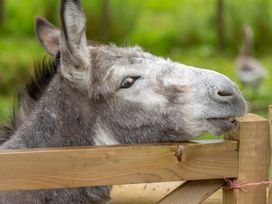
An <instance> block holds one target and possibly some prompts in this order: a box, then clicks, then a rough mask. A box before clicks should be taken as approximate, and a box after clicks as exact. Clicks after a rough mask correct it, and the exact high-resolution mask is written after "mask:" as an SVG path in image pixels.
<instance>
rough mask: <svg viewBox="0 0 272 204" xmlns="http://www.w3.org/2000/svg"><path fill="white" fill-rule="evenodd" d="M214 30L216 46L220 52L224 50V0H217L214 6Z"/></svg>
mask: <svg viewBox="0 0 272 204" xmlns="http://www.w3.org/2000/svg"><path fill="white" fill-rule="evenodd" d="M216 30H217V44H218V48H219V50H220V51H223V50H224V48H225V30H224V0H217V5H216Z"/></svg>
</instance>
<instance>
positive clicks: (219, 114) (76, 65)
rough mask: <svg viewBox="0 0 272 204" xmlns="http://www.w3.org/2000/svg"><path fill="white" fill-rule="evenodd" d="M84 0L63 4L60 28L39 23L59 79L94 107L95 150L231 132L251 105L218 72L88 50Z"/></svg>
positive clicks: (138, 52)
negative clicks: (56, 61)
mask: <svg viewBox="0 0 272 204" xmlns="http://www.w3.org/2000/svg"><path fill="white" fill-rule="evenodd" d="M85 21H86V20H85V16H84V14H83V12H82V10H81V6H80V1H79V0H63V1H62V4H61V23H62V29H61V30H58V29H57V28H55V27H54V26H53V25H51V24H50V23H49V22H47V21H46V20H44V19H42V18H37V19H36V34H37V36H38V39H39V41H40V42H41V44H42V45H43V47H44V48H45V49H46V50H47V52H48V53H50V54H51V55H53V56H55V57H56V56H59V55H60V59H61V63H60V70H59V73H58V74H59V75H61V77H62V78H63V79H64V81H66V82H67V83H68V84H69V86H70V87H72V89H73V90H74V91H76V92H79V93H81V94H82V95H88V100H89V104H90V106H92V108H93V107H95V114H96V117H95V121H94V124H95V125H94V129H95V133H96V134H95V136H94V138H93V140H94V142H95V144H114V143H132V142H155V141H174V140H188V139H190V138H192V137H194V136H197V135H199V134H201V133H203V132H211V133H214V134H221V133H223V132H226V131H228V130H230V129H231V128H233V127H234V125H235V120H234V117H235V116H240V115H243V114H244V113H245V111H246V103H245V101H244V99H243V97H242V95H241V93H240V92H239V90H238V89H237V87H236V86H235V84H234V83H233V82H232V81H231V80H230V79H228V78H227V77H225V76H224V75H221V74H219V73H216V72H214V71H208V70H204V69H199V68H195V67H189V66H186V65H183V64H179V63H176V62H172V61H170V60H169V59H163V58H160V57H156V56H153V55H151V54H149V53H147V52H144V51H143V50H142V49H141V48H139V47H127V48H118V47H116V46H113V45H100V46H90V45H88V44H87V40H86V35H85Z"/></svg>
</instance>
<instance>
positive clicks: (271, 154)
mask: <svg viewBox="0 0 272 204" xmlns="http://www.w3.org/2000/svg"><path fill="white" fill-rule="evenodd" d="M268 122H269V132H270V137H269V145H270V149H269V162H270V163H269V179H270V180H272V105H270V106H269V107H268ZM268 203H269V204H272V185H270V186H269V193H268Z"/></svg>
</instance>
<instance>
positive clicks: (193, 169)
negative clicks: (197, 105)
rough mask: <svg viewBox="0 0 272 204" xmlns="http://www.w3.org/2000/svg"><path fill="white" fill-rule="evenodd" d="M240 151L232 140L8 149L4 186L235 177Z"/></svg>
mask: <svg viewBox="0 0 272 204" xmlns="http://www.w3.org/2000/svg"><path fill="white" fill-rule="evenodd" d="M179 145H182V146H183V152H182V156H181V158H177V157H176V156H175V154H176V150H177V147H178V146H179ZM237 154H238V153H237V142H233V141H226V142H222V143H214V144H197V143H179V144H156V145H154V144H153V145H152V144H150V145H123V146H107V147H106V146H104V147H102V146H100V147H79V148H69V149H65V148H51V149H36V150H35V149H31V150H21V151H12V150H10V151H3V152H2V153H0V161H1V162H0V190H1V191H12V190H26V189H29V190H30V189H48V188H65V187H80V186H97V185H114V184H130V183H152V182H164V181H181V180H198V179H216V178H225V177H236V176H237V163H238V161H237Z"/></svg>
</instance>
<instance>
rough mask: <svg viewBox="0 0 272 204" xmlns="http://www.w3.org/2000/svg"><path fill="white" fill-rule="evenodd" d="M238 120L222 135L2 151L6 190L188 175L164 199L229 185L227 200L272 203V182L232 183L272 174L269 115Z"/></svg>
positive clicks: (197, 197) (1, 185)
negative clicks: (243, 186)
mask: <svg viewBox="0 0 272 204" xmlns="http://www.w3.org/2000/svg"><path fill="white" fill-rule="evenodd" d="M269 110H270V111H269V115H270V117H271V118H272V107H270V108H269ZM269 121H270V125H271V119H270V120H269ZM238 123H239V124H238V127H237V128H236V129H235V130H234V131H233V132H232V133H231V134H228V135H226V140H222V141H213V140H210V141H194V142H181V143H169V144H144V145H114V146H99V147H72V148H46V149H27V150H8V151H2V152H1V153H0V191H17V190H32V189H52V188H69V187H83V186H97V185H118V184H119V185H120V184H135V183H154V182H171V181H186V182H184V183H183V184H181V185H180V186H179V187H177V188H176V189H175V190H174V191H172V192H170V193H169V194H168V195H166V196H165V197H164V198H160V200H159V201H158V203H160V204H175V203H185V204H186V203H188V204H195V203H201V202H203V201H204V200H205V199H207V198H208V197H209V196H210V195H212V194H213V193H214V192H216V191H217V190H218V189H220V188H221V187H223V186H225V188H224V190H223V196H222V202H221V203H224V204H238V203H239V204H266V203H267V202H270V203H271V204H272V200H269V198H270V197H271V196H269V195H272V191H267V189H268V188H267V185H255V184H254V185H253V186H251V187H248V188H247V189H246V191H244V190H243V189H240V190H239V189H238V190H233V189H228V188H227V186H226V180H229V181H231V180H232V179H233V180H235V181H236V182H237V183H238V184H248V183H258V182H261V181H267V180H268V179H269V178H271V175H270V177H269V175H268V172H269V171H268V169H269V166H272V162H270V165H269V159H270V157H269V155H270V154H269V153H270V152H269V149H271V147H270V146H269V144H270V143H269V141H270V139H269V123H268V120H266V119H264V118H262V117H260V116H257V115H253V114H248V115H246V116H244V117H242V118H240V119H239V120H238ZM270 169H272V168H271V167H270ZM164 185H165V184H164ZM143 191H144V188H143ZM267 192H269V193H267ZM127 203H130V202H129V201H128V202H127Z"/></svg>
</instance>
